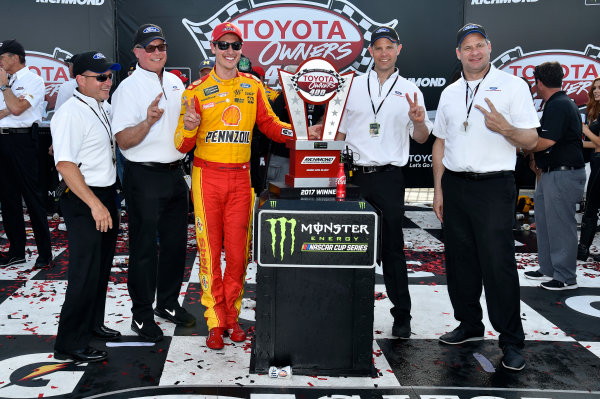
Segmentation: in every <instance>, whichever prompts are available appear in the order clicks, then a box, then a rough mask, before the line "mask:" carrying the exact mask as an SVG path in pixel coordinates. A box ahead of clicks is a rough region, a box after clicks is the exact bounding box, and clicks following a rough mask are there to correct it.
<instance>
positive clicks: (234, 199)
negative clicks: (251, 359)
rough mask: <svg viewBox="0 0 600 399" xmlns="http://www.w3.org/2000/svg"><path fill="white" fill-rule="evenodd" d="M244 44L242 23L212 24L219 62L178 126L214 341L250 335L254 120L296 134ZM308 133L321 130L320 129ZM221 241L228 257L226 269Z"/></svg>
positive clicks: (265, 128) (186, 102)
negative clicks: (187, 158)
mask: <svg viewBox="0 0 600 399" xmlns="http://www.w3.org/2000/svg"><path fill="white" fill-rule="evenodd" d="M241 48H242V33H241V31H240V29H239V28H238V27H237V26H235V25H234V24H231V23H222V24H219V25H217V26H216V27H215V29H214V31H213V33H212V41H211V50H212V52H213V54H215V67H214V69H213V70H212V71H211V72H210V74H209V75H207V76H205V77H203V78H202V79H200V80H197V81H195V82H194V83H192V84H191V85H190V86H189V87H188V88H187V90H186V91H185V92H184V94H183V99H182V111H181V115H180V117H179V124H178V126H177V130H176V133H175V146H176V148H177V149H178V150H179V151H181V152H184V153H185V152H188V151H190V150H191V149H192V148H193V146H194V144H195V145H196V150H195V151H194V169H193V173H192V196H193V200H194V213H195V217H196V239H197V243H198V253H199V257H200V282H201V285H202V304H203V305H204V306H206V312H205V313H204V317H205V318H206V321H207V324H208V329H209V335H208V337H207V339H206V344H207V346H208V347H209V348H211V349H222V348H223V346H224V343H223V334H224V332H225V330H227V332H228V334H229V336H230V338H231V340H232V341H234V342H242V341H244V340H245V339H246V333H245V331H244V330H243V329H242V328H241V327H240V325H239V324H238V316H239V313H240V307H241V301H242V295H243V293H244V278H245V275H246V266H247V264H248V249H249V242H250V228H249V227H250V225H251V223H250V221H251V218H252V209H253V204H254V191H253V189H252V188H251V184H250V170H249V161H250V142H251V140H252V129H253V127H254V125H255V123H256V124H258V127H259V129H260V130H261V131H262V132H263V133H264V134H266V135H267V136H269V137H270V138H271V139H272V140H275V141H278V142H284V141H286V140H288V139H293V138H294V134H293V131H292V127H291V125H289V124H287V123H283V122H281V121H280V120H279V119H278V118H277V117H276V116H275V114H274V113H273V111H272V110H271V107H270V105H269V101H268V99H267V96H266V94H265V89H264V86H263V85H262V84H261V82H260V81H259V80H258V79H256V78H255V77H254V76H252V75H251V74H247V73H241V72H239V71H238V70H237V63H238V61H239V59H240V55H241ZM310 135H311V137H313V138H317V137H319V134H318V129H313V130H312V131H311V132H310ZM222 247H224V248H225V262H226V264H227V267H226V269H225V273H224V275H222V272H221V248H222Z"/></svg>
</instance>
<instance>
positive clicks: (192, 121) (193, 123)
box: [183, 96, 202, 130]
mask: <svg viewBox="0 0 600 399" xmlns="http://www.w3.org/2000/svg"><path fill="white" fill-rule="evenodd" d="M195 99H196V97H195V96H192V98H190V99H189V103H188V99H187V98H184V99H183V106H184V107H185V115H183V125H184V127H185V130H194V129H196V128H197V127H198V125H200V121H201V120H202V119H201V118H200V114H199V113H197V112H196V107H195V104H194V102H195V101H194V100H195Z"/></svg>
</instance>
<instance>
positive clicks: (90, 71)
mask: <svg viewBox="0 0 600 399" xmlns="http://www.w3.org/2000/svg"><path fill="white" fill-rule="evenodd" d="M120 69H121V66H120V65H119V64H114V63H112V62H110V61H109V60H107V59H106V57H105V56H104V55H103V54H102V53H100V52H97V51H91V52H87V53H82V54H80V55H78V56H77V58H76V59H75V60H74V62H73V75H74V76H75V79H76V80H77V85H78V88H77V89H76V90H75V91H74V94H73V95H72V96H71V98H70V99H69V100H67V101H66V102H65V103H64V105H63V106H62V107H61V109H59V110H58V111H57V112H56V114H54V117H53V118H52V122H51V125H50V128H51V132H52V143H53V145H54V161H55V162H56V169H57V170H58V171H59V172H60V174H61V176H62V178H63V179H64V181H65V182H66V183H67V186H68V187H69V191H68V192H66V193H65V194H64V195H63V196H62V197H61V200H60V207H61V209H62V211H63V215H64V217H65V223H66V224H67V235H68V239H69V273H68V276H69V281H68V285H67V293H66V295H65V302H64V304H63V306H62V310H61V313H60V322H59V324H58V333H57V334H56V344H55V352H54V358H55V359H57V360H74V361H79V362H97V361H101V360H104V359H105V358H106V356H107V353H106V352H105V351H102V350H98V349H95V348H92V347H89V346H88V344H89V342H90V340H91V339H92V337H93V336H95V337H97V338H100V339H104V340H114V339H118V338H119V337H120V336H121V334H120V333H119V332H118V331H115V330H112V329H110V328H108V327H106V326H105V325H104V308H105V303H106V288H107V286H108V278H109V275H110V268H111V266H112V261H113V255H114V253H115V244H116V242H117V233H118V231H119V228H118V226H117V220H118V216H117V204H116V200H115V198H116V195H117V194H116V191H115V181H116V169H115V158H114V144H113V137H112V134H111V125H110V120H111V112H110V105H109V104H108V102H107V101H106V100H108V96H109V94H110V89H111V87H112V73H113V71H118V70H120Z"/></svg>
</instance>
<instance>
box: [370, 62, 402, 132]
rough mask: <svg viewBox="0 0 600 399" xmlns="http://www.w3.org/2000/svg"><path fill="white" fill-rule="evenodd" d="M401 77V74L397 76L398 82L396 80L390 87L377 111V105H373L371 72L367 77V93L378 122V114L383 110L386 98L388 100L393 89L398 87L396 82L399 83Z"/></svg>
mask: <svg viewBox="0 0 600 399" xmlns="http://www.w3.org/2000/svg"><path fill="white" fill-rule="evenodd" d="M399 76H400V74H398V75H396V80H394V83H392V87H390V90H389V91H388V92H387V94H386V95H385V97H384V98H383V100H382V101H381V103H380V104H379V107H378V108H377V111H376V110H375V104H373V98H372V97H371V71H369V76H368V77H367V91H368V92H369V100H370V101H371V108H373V113H374V114H375V120H377V113H378V112H379V110H380V109H381V106H382V105H383V102H384V101H385V100H386V98H388V96H389V95H390V93H391V92H392V89H393V88H394V86H396V82H397V81H398V77H399Z"/></svg>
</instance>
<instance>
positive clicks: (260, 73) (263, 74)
mask: <svg viewBox="0 0 600 399" xmlns="http://www.w3.org/2000/svg"><path fill="white" fill-rule="evenodd" d="M252 70H253V71H254V72H256V73H257V74H258V75H259V76H260V77H261V78H263V79H264V78H265V70H264V69H262V68H261V67H259V66H255V67H252Z"/></svg>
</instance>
